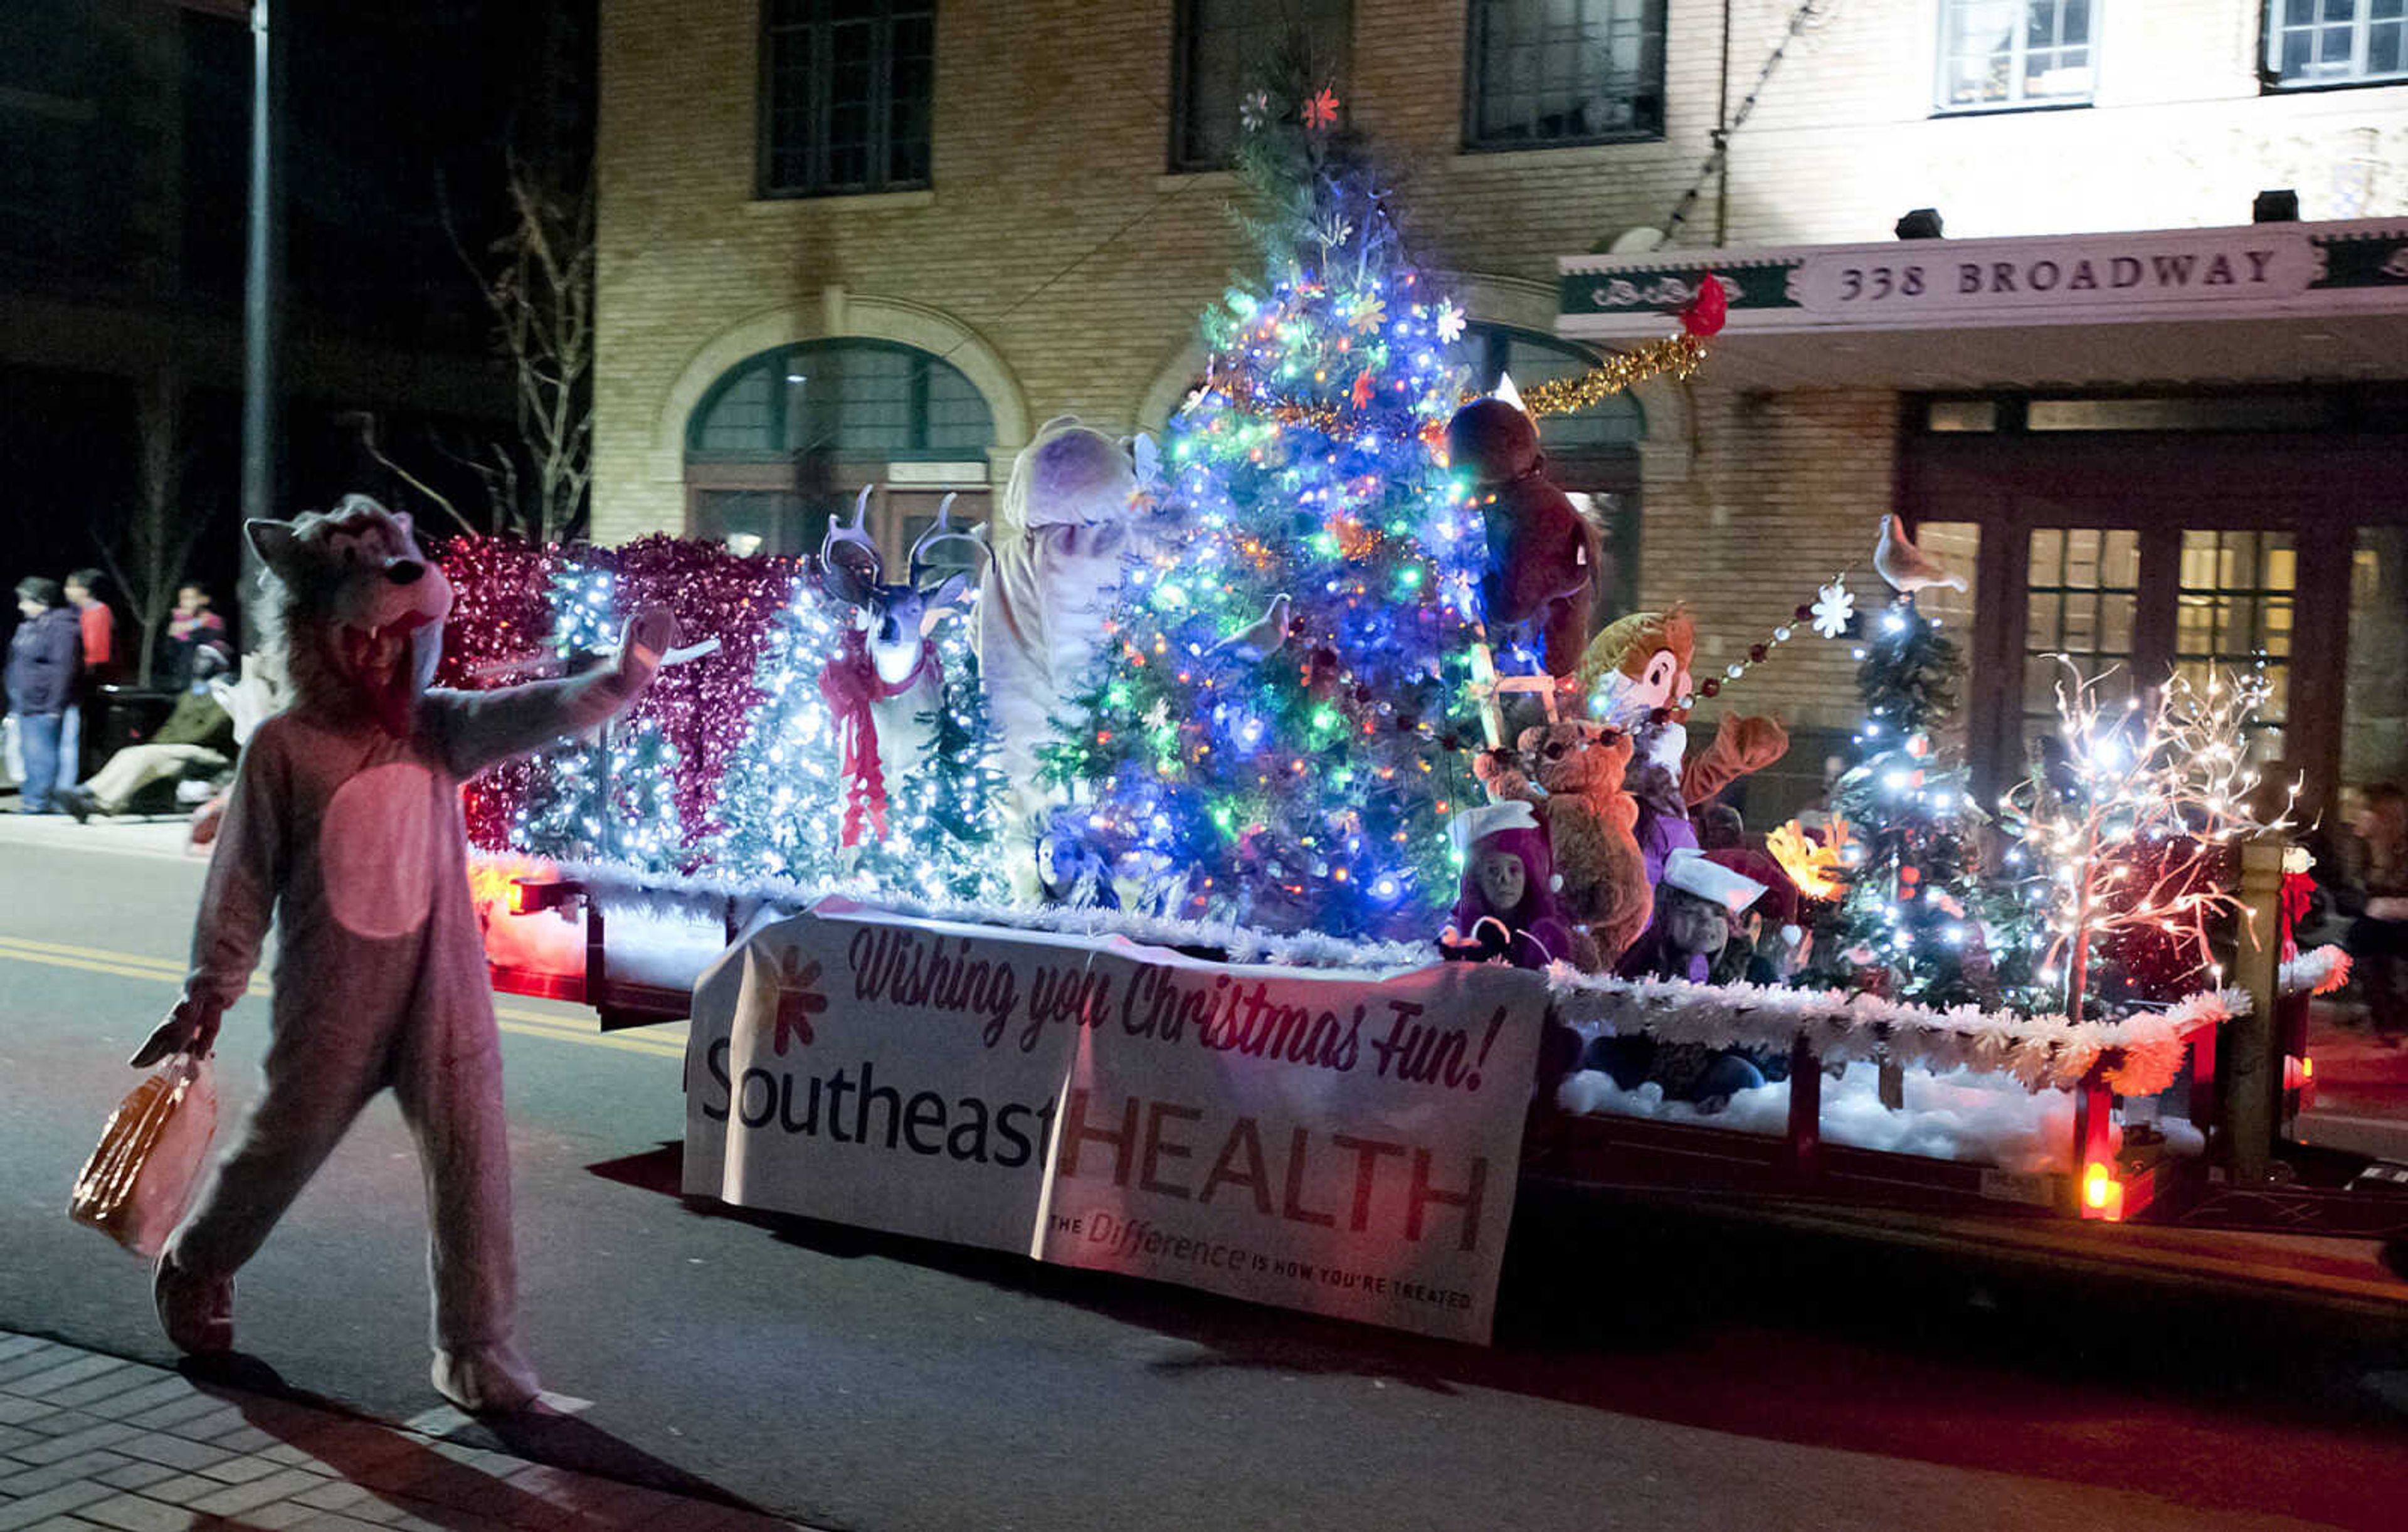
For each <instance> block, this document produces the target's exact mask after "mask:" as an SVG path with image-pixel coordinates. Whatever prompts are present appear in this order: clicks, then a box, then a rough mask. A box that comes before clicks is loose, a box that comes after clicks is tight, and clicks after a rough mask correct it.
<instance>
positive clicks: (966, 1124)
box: [683, 900, 1132, 1252]
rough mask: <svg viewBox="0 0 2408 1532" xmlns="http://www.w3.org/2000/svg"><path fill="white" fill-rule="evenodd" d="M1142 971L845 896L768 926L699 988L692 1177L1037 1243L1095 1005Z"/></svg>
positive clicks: (927, 1233)
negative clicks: (870, 906)
mask: <svg viewBox="0 0 2408 1532" xmlns="http://www.w3.org/2000/svg"><path fill="white" fill-rule="evenodd" d="M1131 966H1132V965H1130V964H1128V963H1127V962H1125V960H1123V959H1119V958H1116V957H1114V956H1112V955H1111V954H1110V953H1109V952H1102V951H1099V950H1098V949H1097V948H1096V947H1095V946H1093V945H1092V944H1090V943H1087V942H1083V941H1079V940H1075V939H1071V938H1059V937H1052V936H1047V935H1043V934H1040V933H1025V932H1017V931H1015V932H1010V933H1001V932H997V931H996V929H994V928H993V927H989V926H977V925H960V924H953V923H947V922H943V921H927V920H914V919H910V918H907V917H904V916H900V915H891V914H886V913H883V912H876V911H869V910H863V909H858V908H857V907H854V906H853V905H851V904H849V903H847V902H844V901H839V900H825V901H823V902H822V903H821V904H819V905H818V906H815V907H814V908H813V909H812V910H811V911H810V913H807V914H803V915H797V916H795V917H793V918H791V919H787V920H782V921H778V922H776V923H770V924H767V925H762V926H759V927H756V928H755V929H754V930H753V931H752V932H751V933H750V934H749V935H747V936H746V937H745V938H743V939H742V940H740V941H739V942H738V943H737V944H736V945H735V946H734V947H732V948H730V949H729V950H728V952H726V953H725V954H724V956H722V957H721V958H720V960H719V962H718V963H717V964H716V965H715V966H713V967H712V968H711V969H710V971H709V972H707V973H705V974H704V975H703V977H702V979H701V980H700V981H699V982H697V983H696V984H695V1006H694V1018H693V1024H692V1030H691V1032H690V1033H689V1034H688V1038H687V1042H686V1146H685V1173H684V1178H683V1188H684V1190H685V1192H686V1193H687V1195H689V1196H713V1197H717V1198H719V1199H720V1200H722V1201H724V1202H729V1203H733V1204H735V1205H737V1206H738V1207H743V1208H764V1209H769V1210H775V1211H779V1212H790V1213H801V1214H804V1215H806V1216H808V1217H811V1218H824V1219H829V1220H832V1221H834V1222H837V1223H841V1224H858V1225H860V1226H862V1227H864V1228H873V1229H883V1230H885V1231H887V1232H888V1233H891V1234H908V1235H915V1236H918V1237H920V1238H928V1239H945V1240H951V1241H953V1242H954V1243H957V1244H965V1245H979V1246H982V1247H984V1248H986V1249H990V1250H1008V1251H1023V1252H1025V1251H1026V1250H1027V1249H1028V1242H1029V1231H1030V1230H1031V1229H1032V1228H1034V1227H1035V1226H1036V1224H1037V1217H1038V1207H1039V1202H1040V1201H1041V1200H1042V1197H1043V1194H1044V1186H1045V1160H1046V1152H1047V1148H1048V1146H1049V1145H1050V1144H1051V1142H1052V1139H1053V1128H1054V1113H1055V1112H1056V1111H1057V1110H1059V1107H1060V1101H1061V1095H1062V1082H1063V1080H1064V1077H1065V1076H1066V1075H1067V1073H1068V1069H1069V1064H1070V1059H1071V1055H1072V1042H1073V1038H1074V1035H1075V1034H1076V1032H1077V1031H1078V1029H1079V1023H1080V1019H1081V1017H1082V1015H1083V1014H1084V1013H1085V1012H1086V1011H1087V1010H1088V1009H1090V1008H1091V1005H1092V1001H1091V999H1090V996H1091V995H1094V994H1096V993H1097V991H1098V990H1099V989H1102V988H1107V987H1110V986H1111V985H1112V983H1113V981H1114V980H1115V979H1116V978H1117V977H1118V976H1119V975H1120V974H1122V973H1124V972H1125V971H1126V970H1128V969H1129V968H1130V967H1131Z"/></svg>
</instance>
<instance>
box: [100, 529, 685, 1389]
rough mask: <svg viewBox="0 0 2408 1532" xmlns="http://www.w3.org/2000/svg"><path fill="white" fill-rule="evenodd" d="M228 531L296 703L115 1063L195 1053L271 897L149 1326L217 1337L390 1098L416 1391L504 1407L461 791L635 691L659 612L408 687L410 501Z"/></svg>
mask: <svg viewBox="0 0 2408 1532" xmlns="http://www.w3.org/2000/svg"><path fill="white" fill-rule="evenodd" d="M247 530H248V532H249V534H250V537H251V544H252V546H253V547H254V548H255V549H256V550H257V551H258V552H259V555H260V557H261V558H262V559H263V560H264V561H265V563H266V566H267V567H268V570H269V571H270V573H271V574H272V575H273V576H274V577H275V580H274V582H275V584H276V585H278V586H280V588H281V589H280V592H279V595H280V618H281V625H282V628H283V635H282V637H283V641H284V645H285V649H286V663H287V666H288V667H289V669H290V672H291V678H292V680H293V683H294V698H293V702H292V704H291V706H290V707H288V708H287V709H286V710H285V711H283V712H281V713H279V714H277V715H276V716H274V717H272V718H269V719H267V720H266V721H265V723H261V724H260V725H259V727H258V728H257V729H256V730H255V731H254V732H253V733H252V735H251V739H250V741H249V742H248V743H247V744H246V745H245V747H244V749H243V752H242V759H241V763H240V765H239V766H238V768H237V770H236V780H235V786H234V792H233V795H232V797H231V799H230V801H229V803H228V805H227V808H226V810H225V815H224V821H223V825H222V830H221V832H220V834H219V836H218V844H217V849H216V852H215V854H214V855H213V856H212V858H211V860H210V863H209V871H208V881H207V884H206V886H205V888H204V891H203V893H202V896H201V905H200V911H199V915H198V918H197V920H196V921H195V923H194V929H193V966H192V973H191V976H190V977H189V978H188V979H187V980H186V981H185V985H184V995H183V998H182V1000H181V1001H179V1003H178V1005H177V1007H176V1009H175V1010H174V1012H173V1013H171V1014H170V1015H169V1017H168V1019H167V1020H166V1021H165V1023H163V1024H161V1025H160V1027H159V1028H158V1030H157V1031H156V1032H154V1033H153V1034H152V1035H151V1037H150V1040H149V1041H148V1042H147V1043H146V1044H145V1045H144V1047H143V1049H142V1051H141V1052H138V1053H137V1054H136V1057H135V1062H136V1064H137V1065H139V1064H142V1063H145V1062H147V1061H149V1060H150V1059H154V1058H158V1057H163V1056H165V1054H166V1053H168V1052H175V1051H178V1050H189V1051H192V1052H204V1053H206V1052H208V1049H209V1047H210V1045H211V1043H212V1042H213V1041H214V1039H215V1038H216V1034H217V1026H218V1018H219V1017H220V1015H222V1012H223V1011H224V1010H225V1009H226V1008H227V1007H229V1006H231V1005H232V1004H234V1002H235V1000H236V998H237V997H238V996H240V995H242V993H243V991H244V989H245V987H246V986H247V985H248V984H249V982H250V980H251V970H252V968H253V967H254V966H256V964H257V962H258V959H259V952H260V944H261V941H262V939H263V938H265V936H266V934H267V928H268V922H269V919H270V916H271V914H272V915H273V917H274V919H275V922H276V925H277V930H278V935H279V945H278V950H277V954H276V978H275V984H276V995H275V1002H274V1012H273V1020H272V1040H271V1041H270V1043H269V1045H268V1051H267V1058H266V1061H265V1077H266V1078H265V1084H264V1088H263V1089H262V1091H261V1093H260V1096H259V1100H258V1102H257V1104H256V1105H254V1106H253V1107H252V1109H251V1115H250V1118H249V1119H248V1121H247V1122H246V1123H245V1124H244V1125H243V1129H242V1133H241V1136H240V1138H239V1139H238V1140H237V1141H236V1143H235V1144H234V1146H233V1147H232V1148H231V1149H230V1150H228V1151H227V1153H226V1154H225V1157H224V1158H223V1159H222V1161H221V1162H220V1163H219V1165H218V1167H217V1168H216V1171H215V1173H214V1174H213V1175H212V1176H211V1177H210V1178H209V1180H208V1184H207V1185H206V1186H205V1187H204V1188H203V1190H202V1192H201V1194H200V1196H199V1197H198V1199H197V1200H196V1201H195V1203H194V1205H193V1210H192V1211H191V1212H190V1214H188V1215H187V1216H186V1218H185V1219H184V1221H183V1223H182V1224H180V1225H179V1227H178V1228H177V1230H176V1232H175V1234H174V1235H173V1236H172V1237H170V1238H169V1239H168V1241H167V1245H166V1248H165V1251H164V1252H163V1253H161V1255H160V1258H159V1264H158V1267H157V1270H156V1273H155V1275H154V1279H153V1288H154V1293H155V1296H156V1300H157V1304H158V1310H159V1317H160V1320H161V1323H162V1324H164V1325H165V1328H166V1331H167V1335H168V1338H169V1339H171V1340H173V1341H174V1342H175V1343H176V1344H177V1345H178V1346H179V1347H180V1348H181V1349H183V1350H185V1351H188V1352H216V1351H223V1350H226V1349H227V1348H229V1347H230V1346H231V1345H232V1344H233V1339H234V1323H233V1295H234V1275H235V1273H236V1271H237V1270H238V1269H239V1268H240V1267H242V1265H243V1263H244V1262H246V1261H248V1260H249V1259H251V1255H252V1254H253V1253H256V1252H257V1251H258V1249H259V1247H260V1244H261V1242H262V1241H264V1240H265V1238H267V1234H268V1231H269V1230H270V1229H272V1228H273V1227H274V1226H275V1224H276V1221H277V1219H278V1218H279V1217H280V1216H281V1215H282V1214H283V1212H284V1210H285V1209H286V1208H288V1207H289V1206H291V1205H292V1202H293V1199H294V1197H295V1196H298V1195H299V1194H300V1191H301V1188H302V1187H303V1185H305V1184H306V1183H307V1182H308V1180H309V1178H310V1176H311V1175H312V1174H313V1173H314V1172H315V1171H316V1170H317V1168H318V1167H319V1166H320V1165H321V1164H322V1162H323V1161H324V1160H325V1157H326V1155H327V1154H328V1153H330V1152H331V1151H332V1150H333V1149H334V1147H335V1145H336V1143H337V1141H339V1140H340V1139H341V1138H342V1137H343V1134H344V1132H345V1131H346V1130H347V1129H348V1128H349V1127H350V1126H351V1122H352V1120H353V1119H354V1118H356V1117H357V1116H358V1115H359V1113H360V1110H361V1109H362V1108H364V1107H365V1106H366V1105H367V1103H368V1101H369V1099H370V1098H371V1097H373V1096H374V1095H377V1094H378V1093H379V1092H380V1091H383V1090H387V1089H390V1090H392V1091H393V1092H394V1095H395V1096H396V1097H398V1098H399V1101H400V1106H401V1111H402V1116H403V1118H404V1120H405V1121H406V1122H407V1123H408V1124H409V1129H410V1133H411V1136H412V1137H413V1138H416V1140H417V1143H418V1153H419V1160H420V1163H421V1165H422V1166H423V1169H424V1172H425V1176H426V1192H427V1198H426V1200H427V1208H428V1211H429V1215H430V1223H431V1224H432V1229H431V1238H430V1240H429V1260H428V1265H429V1272H430V1277H431V1281H432V1285H433V1287H434V1301H435V1315H434V1345H435V1362H434V1368H433V1376H434V1381H435V1386H436V1387H437V1390H439V1391H440V1392H441V1393H442V1394H443V1395H444V1396H446V1397H447V1398H450V1399H451V1400H452V1402H453V1403H455V1404H458V1405H459V1406H461V1407H462V1408H463V1409H466V1410H507V1409H513V1408H517V1407H519V1406H521V1405H523V1404H525V1403H527V1402H529V1401H530V1400H532V1399H533V1398H534V1397H535V1396H536V1393H537V1382H536V1377H535V1372H534V1370H533V1369H532V1368H531V1367H529V1366H528V1365H527V1363H526V1361H525V1359H524V1358H523V1356H522V1355H521V1354H520V1353H519V1351H518V1348H517V1345H516V1343H515V1341H514V1339H513V1338H512V1325H513V1319H514V1310H515V1306H516V1285H517V1277H516V1269H515V1265H514V1258H513V1253H512V1250H511V1244H510V1183H509V1145H508V1139H507V1135H506V1130H505V1124H504V1123H503V1115H502V1070H501V1054H500V1049H499V1038H498V1037H497V1035H496V1032H495V1024H494V1009H493V996H492V993H491V991H490V989H489V988H488V982H487V978H486V970H485V955H484V946H483V943H482V941H481V939H480V937H479V935H478V926H477V915H476V911H475V909H473V908H472V907H471V905H470V902H469V895H468V881H467V868H466V858H467V838H466V832H465V830H464V828H463V826H462V823H461V818H460V783H461V782H462V781H463V780H466V778H468V777H470V776H473V775H474V774H475V773H477V772H478V771H479V770H480V769H482V768H483V767H485V766H489V765H491V764H493V763H494V762H496V761H500V760H503V759H506V758H508V757H509V756H512V755H517V754H522V753H524V752H528V751H532V750H536V749H538V748H540V747H542V746H544V745H546V744H549V743H552V742H553V741H555V740H558V739H561V738H563V737H567V736H570V735H574V734H578V733H580V732H581V731H584V730H587V729H590V728H593V727H595V725H598V724H600V723H603V722H604V721H605V720H607V719H609V717H610V716H611V715H612V714H614V713H616V712H618V711H620V710H621V709H624V708H625V707H626V706H627V705H628V704H630V703H632V702H633V701H635V699H636V698H637V697H638V695H640V694H642V692H643V690H644V688H645V686H646V685H647V684H649V683H650V681H651V680H652V673H653V671H654V669H655V668H656V667H657V666H658V663H659V658H660V654H661V651H663V650H665V649H667V647H668V646H669V644H670V643H672V642H674V640H675V631H674V630H675V624H674V623H672V622H671V621H669V619H668V618H667V614H666V613H665V612H648V613H646V614H645V615H644V616H643V617H642V618H639V619H638V621H637V622H636V623H632V624H631V625H630V627H629V631H628V637H627V641H626V643H625V644H624V647H623V649H622V651H621V658H620V661H619V663H618V664H617V665H616V666H613V667H609V668H606V669H604V670H601V671H598V672H596V673H595V674H593V675H590V676H584V677H580V678H578V679H576V680H562V681H543V682H538V683H536V684H534V685H529V686H519V687H512V688H509V689H507V690H502V691H493V692H480V693H461V692H440V691H437V692H430V691H427V690H426V685H427V682H428V681H429V680H431V679H432V677H433V675H434V670H435V664H436V661H437V658H438V657H439V656H440V652H441V648H442V634H443V620H444V618H445V617H446V616H447V615H449V613H450V611H451V608H452V589H451V584H450V582H449V581H448V580H445V579H444V577H443V572H442V571H441V570H440V569H438V568H437V567H436V566H434V565H433V564H431V563H429V562H428V561H427V559H426V557H425V555H424V554H423V553H422V552H421V551H419V549H418V545H417V543H416V541H415V540H414V539H413V537H411V533H410V526H409V520H408V518H406V517H402V516H396V515H394V514H393V513H391V512H389V511H387V510H385V509H384V508H382V507H380V506H379V505H377V504H376V503H375V502H374V501H372V500H369V499H367V498H366V497H365V496H361V495H352V496H351V497H350V498H348V499H346V500H345V501H344V502H343V503H342V505H341V506H340V507H339V508H337V509H336V510H335V511H334V512H333V513H332V514H330V515H310V516H304V517H302V518H301V519H300V521H298V522H297V523H283V522H260V521H255V522H252V523H250V525H249V527H248V528H247Z"/></svg>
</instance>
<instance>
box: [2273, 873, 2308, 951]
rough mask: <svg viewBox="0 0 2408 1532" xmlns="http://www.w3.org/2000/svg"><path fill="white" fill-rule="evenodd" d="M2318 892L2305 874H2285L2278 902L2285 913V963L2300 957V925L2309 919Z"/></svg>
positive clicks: (2283, 949)
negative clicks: (2309, 912) (2309, 911)
mask: <svg viewBox="0 0 2408 1532" xmlns="http://www.w3.org/2000/svg"><path fill="white" fill-rule="evenodd" d="M2315 892H2316V881H2315V879H2314V878H2311V877H2309V876H2308V875H2307V874H2306V873H2304V872H2286V873H2285V874H2283V893H2282V897H2281V899H2280V900H2279V901H2278V903H2279V906H2280V908H2281V909H2282V911H2283V948H2282V952H2283V961H2284V962H2286V963H2288V962H2291V961H2292V960H2293V959H2295V958H2297V957H2298V956H2299V955H2300V938H2299V924H2300V922H2301V921H2303V920H2306V919H2307V918H2308V910H2309V909H2311V908H2312V902H2311V901H2312V900H2313V899H2314V897H2315Z"/></svg>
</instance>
